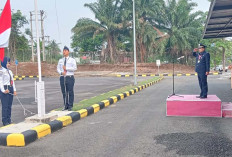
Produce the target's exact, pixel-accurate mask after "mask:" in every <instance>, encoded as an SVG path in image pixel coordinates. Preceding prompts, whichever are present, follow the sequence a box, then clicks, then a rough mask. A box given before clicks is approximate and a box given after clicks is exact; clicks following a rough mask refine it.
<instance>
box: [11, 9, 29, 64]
mask: <svg viewBox="0 0 232 157" xmlns="http://www.w3.org/2000/svg"><path fill="white" fill-rule="evenodd" d="M27 23H28V21H27V19H26V17H25V16H23V15H22V13H21V11H20V10H17V12H16V13H12V26H11V35H10V40H9V51H10V56H11V58H12V60H15V59H16V58H17V51H18V50H21V49H28V40H27V39H26V37H25V36H24V35H23V34H22V32H21V30H20V29H21V28H22V27H23V26H24V25H25V24H27Z"/></svg>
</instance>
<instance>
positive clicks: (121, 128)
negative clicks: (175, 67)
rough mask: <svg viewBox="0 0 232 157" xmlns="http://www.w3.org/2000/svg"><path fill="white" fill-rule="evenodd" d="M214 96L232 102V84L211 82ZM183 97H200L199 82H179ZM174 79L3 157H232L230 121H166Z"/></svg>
mask: <svg viewBox="0 0 232 157" xmlns="http://www.w3.org/2000/svg"><path fill="white" fill-rule="evenodd" d="M208 80H209V94H216V95H217V96H218V97H219V98H220V99H221V100H222V101H224V102H225V101H230V102H231V101H232V91H231V90H230V81H229V80H228V79H219V78H218V76H210V77H209V79H208ZM175 85H176V90H175V91H176V93H177V94H199V87H198V83H197V78H196V77H177V78H176V83H175ZM171 93H172V80H171V78H165V79H164V80H163V81H161V82H159V83H158V84H155V85H153V86H151V87H149V88H146V89H144V90H142V91H140V92H138V93H136V94H135V95H132V96H130V97H128V98H126V99H124V100H121V101H119V102H118V103H116V104H114V105H111V106H109V107H108V108H106V109H103V110H101V111H100V112H98V113H97V114H94V115H91V116H89V117H86V118H84V119H82V120H80V121H78V122H76V123H74V124H72V125H70V126H68V127H67V128H64V129H62V130H60V131H58V132H55V133H53V134H51V135H49V136H47V137H45V138H42V139H40V140H37V141H36V142H34V143H32V144H30V145H28V146H26V147H24V148H9V147H0V150H1V154H0V156H14V157H16V156H33V157H48V156H49V157H50V156H54V157H55V156H56V157H63V156H65V157H66V156H69V157H76V156H86V157H88V156H91V157H95V156H96V157H109V156H110V157H148V156H150V157H175V156H186V157H189V156H190V157H193V156H194V157H224V156H232V129H231V126H232V125H231V124H232V121H231V119H229V118H190V117H166V115H165V114H166V98H167V96H168V95H169V94H171Z"/></svg>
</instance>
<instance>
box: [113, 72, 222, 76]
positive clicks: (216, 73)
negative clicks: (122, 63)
mask: <svg viewBox="0 0 232 157" xmlns="http://www.w3.org/2000/svg"><path fill="white" fill-rule="evenodd" d="M220 74H222V73H218V72H215V73H210V74H209V75H220ZM116 76H117V77H132V76H134V75H116ZM136 76H141V77H148V76H161V77H163V76H172V74H142V75H136ZM174 76H197V73H195V74H174Z"/></svg>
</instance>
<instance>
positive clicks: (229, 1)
mask: <svg viewBox="0 0 232 157" xmlns="http://www.w3.org/2000/svg"><path fill="white" fill-rule="evenodd" d="M225 37H232V0H213V1H212V2H211V5H210V10H209V13H208V18H207V23H206V25H205V30H204V33H203V38H204V39H209V38H225Z"/></svg>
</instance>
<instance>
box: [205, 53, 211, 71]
mask: <svg viewBox="0 0 232 157" xmlns="http://www.w3.org/2000/svg"><path fill="white" fill-rule="evenodd" d="M205 60H206V75H209V71H210V54H209V53H206V55H205Z"/></svg>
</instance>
